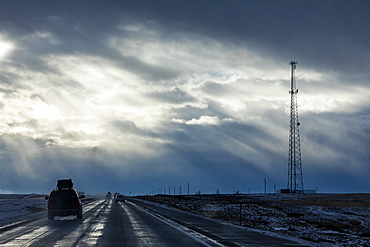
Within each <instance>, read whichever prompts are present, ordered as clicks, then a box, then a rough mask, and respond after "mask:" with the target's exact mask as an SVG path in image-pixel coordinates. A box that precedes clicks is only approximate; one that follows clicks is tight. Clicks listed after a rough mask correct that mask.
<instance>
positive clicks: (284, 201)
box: [0, 194, 370, 247]
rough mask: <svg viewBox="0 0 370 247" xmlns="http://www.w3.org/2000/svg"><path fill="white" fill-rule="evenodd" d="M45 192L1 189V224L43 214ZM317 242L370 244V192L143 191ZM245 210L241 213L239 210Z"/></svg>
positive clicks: (171, 203)
mask: <svg viewBox="0 0 370 247" xmlns="http://www.w3.org/2000/svg"><path fill="white" fill-rule="evenodd" d="M44 197H45V196H44V195H36V194H31V195H19V194H17V195H14V194H0V228H1V227H3V226H6V225H9V224H11V223H14V222H18V221H22V220H27V219H30V218H32V217H34V216H37V215H39V214H45V217H46V202H47V201H46V200H45V198H44ZM140 198H141V199H145V200H149V201H152V202H156V203H162V204H166V205H168V206H171V207H174V208H177V209H181V210H185V211H189V212H193V213H197V214H199V215H203V216H206V217H210V218H214V219H218V220H223V221H227V222H230V223H232V224H235V225H240V226H242V227H248V228H251V229H256V230H260V231H263V232H270V233H274V234H279V235H281V236H286V237H289V236H292V237H296V238H300V239H303V240H307V241H310V242H311V243H312V245H313V246H325V247H326V246H367V247H370V194H342V195H340V194H313V195H283V194H280V195H279V194H277V195H192V196H166V195H161V196H147V197H140ZM240 212H241V214H240Z"/></svg>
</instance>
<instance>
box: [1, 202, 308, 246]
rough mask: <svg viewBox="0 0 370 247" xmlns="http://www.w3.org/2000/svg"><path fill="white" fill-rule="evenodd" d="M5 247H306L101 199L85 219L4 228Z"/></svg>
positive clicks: (188, 216) (155, 208) (193, 217)
mask: <svg viewBox="0 0 370 247" xmlns="http://www.w3.org/2000/svg"><path fill="white" fill-rule="evenodd" d="M0 245H1V246H135V247H136V246H187V247H188V246H303V245H299V244H297V243H294V242H290V241H287V240H282V239H278V238H273V237H269V236H266V235H263V234H259V233H256V232H251V231H248V230H246V229H242V228H239V227H235V226H231V225H229V224H223V223H221V222H217V221H213V220H209V219H206V218H203V217H199V216H196V215H194V214H189V213H186V212H180V211H175V210H171V209H167V208H163V207H158V206H156V205H153V204H148V203H145V202H142V201H137V200H132V201H128V202H125V203H123V202H114V201H112V200H108V201H105V200H98V201H94V202H91V203H89V204H86V205H84V219H83V220H78V219H76V218H75V217H56V220H55V221H49V220H47V219H46V213H45V215H43V216H42V217H38V218H34V219H31V220H28V221H25V222H18V223H17V224H14V225H12V226H6V227H0Z"/></svg>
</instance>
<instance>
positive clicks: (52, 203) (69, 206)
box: [45, 179, 85, 220]
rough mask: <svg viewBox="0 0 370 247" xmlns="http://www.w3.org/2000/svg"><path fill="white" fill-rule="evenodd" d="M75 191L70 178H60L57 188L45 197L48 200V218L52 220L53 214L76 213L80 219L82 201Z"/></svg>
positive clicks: (66, 214)
mask: <svg viewBox="0 0 370 247" xmlns="http://www.w3.org/2000/svg"><path fill="white" fill-rule="evenodd" d="M81 198H85V196H84V195H81V196H78V193H77V191H76V190H75V189H74V188H73V183H72V179H60V180H58V183H57V188H56V189H54V190H52V191H51V192H50V195H49V196H46V197H45V199H47V200H48V206H47V207H48V219H49V220H54V217H55V216H69V215H76V216H77V219H82V215H83V214H82V203H81V200H80V199H81Z"/></svg>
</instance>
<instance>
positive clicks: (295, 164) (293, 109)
mask: <svg viewBox="0 0 370 247" xmlns="http://www.w3.org/2000/svg"><path fill="white" fill-rule="evenodd" d="M290 66H291V79H290V91H289V93H290V130H289V163H288V189H289V190H290V192H291V193H303V176H302V163H301V144H300V137H299V126H300V123H299V121H298V104H297V94H298V89H297V85H296V80H295V69H296V68H297V62H296V61H290Z"/></svg>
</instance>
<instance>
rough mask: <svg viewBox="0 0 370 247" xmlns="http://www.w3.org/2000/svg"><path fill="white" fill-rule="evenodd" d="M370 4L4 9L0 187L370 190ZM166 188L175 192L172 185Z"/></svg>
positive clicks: (43, 4)
mask: <svg viewBox="0 0 370 247" xmlns="http://www.w3.org/2000/svg"><path fill="white" fill-rule="evenodd" d="M369 13H370V2H369V1H367V0H364V1H338V0H333V1H276V0H273V1H247V0H244V1H242V0H240V1H237V0H231V1H226V0H225V1H221V0H200V1H199V0H194V1H193V0H186V1H170V0H168V1H164V0H163V1H149V0H148V1H97V0H89V1H75V0H74V1H49V0H48V1H46V0H45V1H16V0H15V1H1V2H0V193H30V192H36V193H48V192H49V191H50V190H51V189H52V188H53V187H55V185H56V180H57V179H58V178H69V177H71V178H72V179H73V180H74V183H75V186H76V188H77V189H79V190H83V191H85V193H90V194H96V193H106V192H107V191H111V192H121V193H124V194H129V193H130V192H131V193H132V194H147V193H151V192H153V191H155V192H157V191H158V190H157V189H159V188H162V193H163V192H166V193H168V192H169V190H171V193H173V192H174V189H175V190H176V193H179V189H180V186H181V187H182V193H183V194H184V193H185V194H186V193H187V184H188V183H189V184H190V193H195V192H198V191H201V193H216V191H217V190H218V191H219V192H220V193H233V192H235V191H240V192H242V193H248V192H250V193H257V192H263V191H264V179H266V181H267V192H274V188H275V187H276V188H277V189H281V188H286V187H287V181H288V141H289V140H288V137H289V106H290V95H289V93H288V91H289V88H290V85H289V83H290V65H289V62H290V61H291V60H296V61H298V65H297V69H296V79H297V88H298V89H299V94H298V109H299V120H300V123H301V125H300V135H301V151H302V169H303V180H304V187H305V189H316V188H317V189H318V192H369V191H370V126H369V123H370V73H369V65H370V42H369V40H370V32H369V19H370V14H369ZM164 188H166V191H164Z"/></svg>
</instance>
